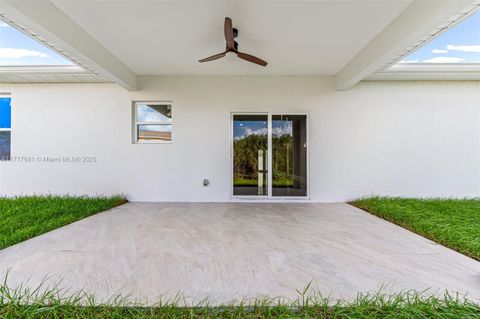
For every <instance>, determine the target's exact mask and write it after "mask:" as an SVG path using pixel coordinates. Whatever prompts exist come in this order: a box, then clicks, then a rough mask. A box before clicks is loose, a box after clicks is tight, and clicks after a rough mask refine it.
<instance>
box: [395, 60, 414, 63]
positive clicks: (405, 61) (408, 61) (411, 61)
mask: <svg viewBox="0 0 480 319" xmlns="http://www.w3.org/2000/svg"><path fill="white" fill-rule="evenodd" d="M418 62H419V61H418V60H402V61H400V62H398V63H418Z"/></svg>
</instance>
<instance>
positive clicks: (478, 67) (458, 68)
mask: <svg viewBox="0 0 480 319" xmlns="http://www.w3.org/2000/svg"><path fill="white" fill-rule="evenodd" d="M365 80H367V81H421V80H425V81H426V80H443V81H472V80H480V64H477V63H475V64H473V63H455V64H444V63H441V64H438V63H404V64H402V63H399V64H395V65H393V66H392V67H390V68H388V69H386V70H382V71H379V72H377V73H375V74H372V75H370V76H369V77H367V78H366V79H365Z"/></svg>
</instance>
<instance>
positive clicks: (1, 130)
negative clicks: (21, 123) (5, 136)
mask: <svg viewBox="0 0 480 319" xmlns="http://www.w3.org/2000/svg"><path fill="white" fill-rule="evenodd" d="M0 98H10V128H0V132H10V158H9V159H8V160H4V159H2V158H0V162H10V161H11V160H12V109H13V108H12V100H13V99H12V96H11V95H10V94H9V93H0Z"/></svg>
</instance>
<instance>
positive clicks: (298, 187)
mask: <svg viewBox="0 0 480 319" xmlns="http://www.w3.org/2000/svg"><path fill="white" fill-rule="evenodd" d="M232 134H233V136H232V170H233V172H232V173H233V174H232V179H233V180H232V183H233V187H232V189H233V191H232V194H233V196H254V197H267V198H274V197H277V198H278V197H288V198H292V197H307V196H308V192H307V164H308V163H307V158H308V150H307V146H308V144H307V115H306V114H278V113H263V114H233V115H232Z"/></svg>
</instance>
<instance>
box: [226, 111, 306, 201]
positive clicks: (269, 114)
mask: <svg viewBox="0 0 480 319" xmlns="http://www.w3.org/2000/svg"><path fill="white" fill-rule="evenodd" d="M235 115H267V127H268V129H267V134H268V135H267V138H268V144H267V147H268V149H267V180H268V185H267V186H268V188H267V190H268V191H267V193H268V194H267V195H261V196H257V195H256V196H251V195H247V196H245V195H234V194H233V190H234V189H233V187H234V186H233V180H234V175H233V155H234V154H233V117H234V116H235ZM273 115H305V117H306V126H307V127H306V134H307V136H306V144H307V174H306V175H307V195H306V196H273V195H272V175H273V174H272V173H273V172H272V167H273V165H272V163H273V158H272V153H273V150H272V148H273V147H272V146H273V143H272V116H273ZM229 141H230V165H229V166H230V167H229V168H230V173H229V177H230V178H229V183H230V200H232V201H237V200H255V201H257V200H259V201H289V200H292V201H302V200H303V201H308V200H310V114H309V112H307V111H266V112H258V111H253V112H249V111H239V112H230V138H229Z"/></svg>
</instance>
